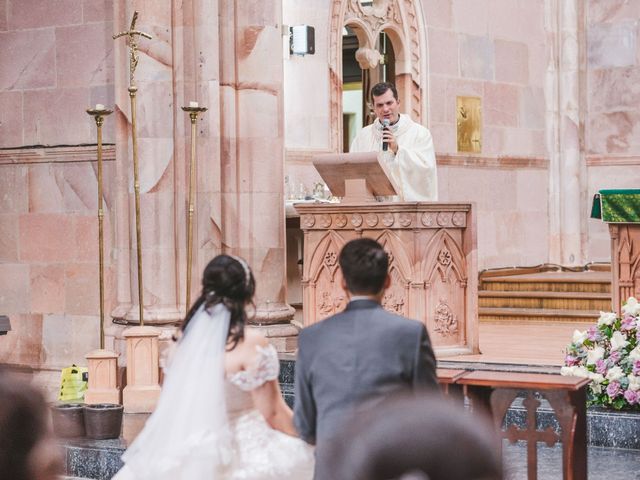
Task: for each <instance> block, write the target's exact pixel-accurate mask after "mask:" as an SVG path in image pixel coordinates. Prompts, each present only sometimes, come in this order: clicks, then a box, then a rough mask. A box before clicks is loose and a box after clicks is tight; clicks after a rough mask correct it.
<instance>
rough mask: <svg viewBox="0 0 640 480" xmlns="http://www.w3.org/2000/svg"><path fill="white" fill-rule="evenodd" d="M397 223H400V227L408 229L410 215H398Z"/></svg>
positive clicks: (404, 213)
mask: <svg viewBox="0 0 640 480" xmlns="http://www.w3.org/2000/svg"><path fill="white" fill-rule="evenodd" d="M398 221H399V222H400V225H402V226H403V227H408V226H409V225H411V215H409V214H408V213H406V212H403V213H401V214H400V215H399V217H398Z"/></svg>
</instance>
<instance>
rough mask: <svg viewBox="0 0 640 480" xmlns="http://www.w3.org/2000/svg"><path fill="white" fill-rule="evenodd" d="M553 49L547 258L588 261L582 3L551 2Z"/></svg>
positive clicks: (548, 90)
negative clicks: (583, 140) (582, 139)
mask: <svg viewBox="0 0 640 480" xmlns="http://www.w3.org/2000/svg"><path fill="white" fill-rule="evenodd" d="M545 12H546V18H545V29H546V32H547V39H548V41H547V45H548V48H549V56H548V65H547V72H546V79H545V97H546V129H547V131H546V134H547V135H546V136H547V148H548V151H549V157H550V179H549V180H550V181H549V217H550V218H549V233H550V235H549V242H550V243H549V260H550V261H551V262H552V263H559V264H562V265H577V264H582V263H584V262H585V261H586V251H585V250H586V244H585V232H586V219H587V216H586V209H585V205H586V203H585V200H586V199H585V193H584V192H585V190H586V188H585V187H586V163H585V152H584V146H583V142H581V138H582V137H583V129H584V125H583V124H584V122H583V118H582V117H583V116H584V108H585V105H584V99H583V95H584V93H583V91H584V78H585V71H584V68H585V59H584V54H585V47H586V45H585V40H584V25H583V23H584V22H583V19H584V7H583V6H582V5H581V2H580V1H579V0H547V1H546V3H545Z"/></svg>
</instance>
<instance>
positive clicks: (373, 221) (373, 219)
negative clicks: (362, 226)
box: [364, 213, 378, 227]
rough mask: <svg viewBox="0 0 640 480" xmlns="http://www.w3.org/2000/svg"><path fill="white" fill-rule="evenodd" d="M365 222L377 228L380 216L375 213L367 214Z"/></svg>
mask: <svg viewBox="0 0 640 480" xmlns="http://www.w3.org/2000/svg"><path fill="white" fill-rule="evenodd" d="M364 221H365V222H367V225H369V226H370V227H375V226H376V225H377V224H378V215H376V214H375V213H367V216H366V217H365V220H364Z"/></svg>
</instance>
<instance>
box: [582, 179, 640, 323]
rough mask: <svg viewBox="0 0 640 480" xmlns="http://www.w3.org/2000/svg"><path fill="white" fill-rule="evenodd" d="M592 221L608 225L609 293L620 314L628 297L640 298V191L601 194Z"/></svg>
mask: <svg viewBox="0 0 640 480" xmlns="http://www.w3.org/2000/svg"><path fill="white" fill-rule="evenodd" d="M591 217H592V218H600V219H602V221H604V222H606V223H607V224H608V225H609V235H610V236H611V293H612V300H613V310H614V311H615V312H616V313H618V314H619V313H620V312H621V310H622V305H623V304H624V303H625V302H626V301H627V299H628V298H629V297H635V298H640V255H638V252H639V251H640V189H621V190H618V189H607V190H600V192H599V193H598V194H597V195H596V196H595V198H594V201H593V206H592V209H591Z"/></svg>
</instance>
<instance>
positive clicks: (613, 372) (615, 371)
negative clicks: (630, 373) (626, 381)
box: [607, 366, 624, 382]
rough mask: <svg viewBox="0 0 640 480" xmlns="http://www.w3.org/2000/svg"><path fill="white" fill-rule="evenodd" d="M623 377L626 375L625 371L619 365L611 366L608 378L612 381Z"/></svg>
mask: <svg viewBox="0 0 640 480" xmlns="http://www.w3.org/2000/svg"><path fill="white" fill-rule="evenodd" d="M622 377H624V372H623V371H622V369H621V368H620V367H618V366H615V367H611V369H610V370H609V371H608V372H607V380H609V381H610V382H615V381H616V380H620V379H621V378H622Z"/></svg>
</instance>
